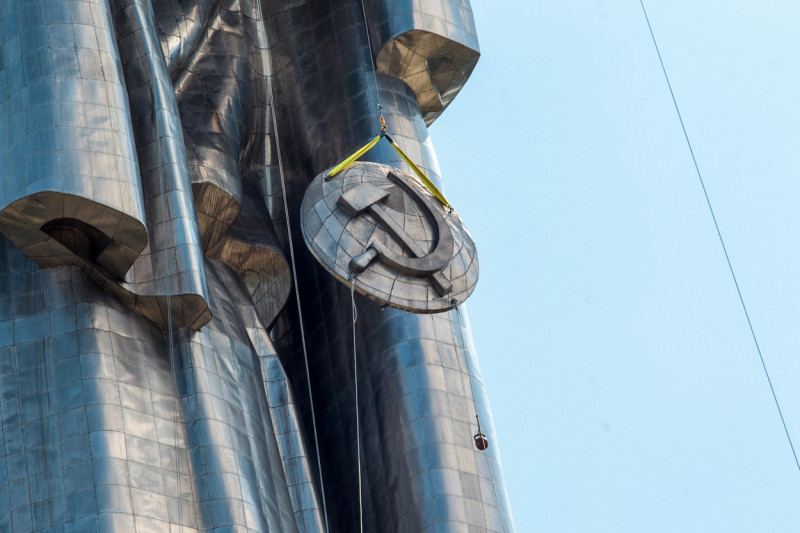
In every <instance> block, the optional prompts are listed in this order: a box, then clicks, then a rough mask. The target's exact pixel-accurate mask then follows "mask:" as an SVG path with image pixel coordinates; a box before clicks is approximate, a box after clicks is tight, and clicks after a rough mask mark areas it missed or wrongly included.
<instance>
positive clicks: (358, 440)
mask: <svg viewBox="0 0 800 533" xmlns="http://www.w3.org/2000/svg"><path fill="white" fill-rule="evenodd" d="M350 305H351V306H352V308H353V385H354V388H355V397H356V456H357V457H358V523H359V526H360V531H361V533H364V499H363V495H362V492H361V425H360V421H359V417H358V416H359V415H358V411H359V409H358V357H356V353H357V352H356V321H357V320H358V309H356V277H355V276H352V277H351V279H350Z"/></svg>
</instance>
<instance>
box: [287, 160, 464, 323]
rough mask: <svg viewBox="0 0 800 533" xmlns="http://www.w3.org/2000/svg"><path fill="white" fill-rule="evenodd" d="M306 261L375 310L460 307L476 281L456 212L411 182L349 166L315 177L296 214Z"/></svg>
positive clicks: (377, 169) (394, 173)
mask: <svg viewBox="0 0 800 533" xmlns="http://www.w3.org/2000/svg"><path fill="white" fill-rule="evenodd" d="M301 226H302V231H303V238H304V239H305V242H306V245H308V248H309V249H310V250H311V253H312V254H313V255H314V257H316V258H317V260H318V261H319V262H320V263H321V264H322V266H323V267H325V269H326V270H327V271H328V272H330V273H331V274H333V276H334V277H336V278H337V279H338V280H340V281H342V282H343V283H346V284H347V285H350V281H349V279H350V277H351V276H352V275H355V276H356V284H355V289H356V291H357V292H359V293H361V294H363V295H364V296H367V297H368V298H371V299H373V300H375V301H377V302H379V303H381V304H384V305H388V306H390V307H395V308H398V309H403V310H405V311H411V312H414V313H438V312H441V311H447V310H449V309H452V308H454V307H455V306H456V305H458V304H460V303H461V302H463V301H464V300H466V299H467V297H469V295H470V294H472V291H473V289H474V288H475V283H476V282H477V281H478V256H477V254H476V251H475V243H474V242H473V240H472V237H471V236H470V234H469V232H468V231H467V230H466V228H465V227H464V225H463V224H462V222H461V219H460V218H459V216H458V213H456V212H455V210H451V209H448V208H446V207H444V206H443V205H442V204H441V203H439V201H438V200H436V198H435V197H434V196H433V195H432V194H431V193H430V192H429V191H428V189H426V188H425V186H424V185H422V184H421V183H420V182H419V181H418V180H417V178H416V177H415V176H412V175H410V174H407V173H405V172H402V171H400V170H398V169H396V168H394V167H390V166H388V165H381V164H378V163H361V162H359V163H355V164H353V165H352V166H350V167H349V168H348V169H346V170H344V171H342V172H341V173H339V174H337V175H336V176H334V177H332V178H328V177H327V175H325V174H320V175H319V176H317V177H316V178H315V179H314V181H312V182H311V185H310V186H309V187H308V189H307V190H306V193H305V197H304V198H303V206H302V211H301Z"/></svg>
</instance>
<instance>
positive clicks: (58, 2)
mask: <svg viewBox="0 0 800 533" xmlns="http://www.w3.org/2000/svg"><path fill="white" fill-rule="evenodd" d="M0 52H2V53H1V54H0V232H1V233H2V235H0V435H1V436H2V438H0V443H1V444H2V447H1V448H0V530H2V531H19V532H29V531H40V530H47V531H73V532H84V531H103V532H106V531H119V532H123V531H124V532H129V531H138V532H144V531H173V532H175V531H181V532H183V531H221V530H226V531H259V532H261V531H264V532H266V531H273V532H274V531H280V532H293V531H297V532H322V531H331V532H350V531H355V530H357V528H358V524H359V523H360V522H362V521H363V527H364V530H365V531H382V532H416V531H434V530H435V531H462V530H467V529H469V530H470V531H502V532H510V531H512V530H513V523H512V520H511V516H510V510H509V506H508V501H507V498H506V494H505V488H504V484H503V478H502V470H501V467H500V464H499V458H498V455H497V446H496V445H494V443H496V442H497V440H496V437H495V436H494V430H493V427H492V424H491V415H490V413H489V411H488V404H487V400H486V396H485V391H484V387H483V384H482V381H481V377H480V374H479V372H478V370H477V361H476V360H475V350H474V348H473V346H472V341H471V338H470V333H469V327H468V324H467V320H466V315H465V313H464V309H463V307H461V308H459V310H458V312H456V311H451V312H444V313H439V314H412V313H409V312H406V311H401V310H397V309H385V310H382V309H381V306H380V305H379V304H378V303H375V302H373V301H372V300H370V299H368V298H364V297H363V296H361V295H356V296H355V297H354V299H353V301H354V302H355V303H354V305H355V306H356V307H357V312H358V317H359V318H358V322H357V324H356V326H355V327H356V329H355V338H356V341H357V345H358V350H357V354H358V367H359V368H360V369H361V371H360V372H359V374H358V376H359V377H358V388H359V390H360V391H361V392H360V393H359V402H358V404H357V405H356V402H355V401H354V396H353V394H352V392H353V391H352V389H353V385H354V383H353V378H352V376H353V373H352V372H351V371H349V370H348V368H350V369H352V368H353V367H352V365H353V350H352V348H353V344H352V340H348V339H352V338H353V336H352V334H353V331H352V329H351V328H352V327H353V326H352V313H351V311H352V310H351V299H350V294H349V290H350V289H349V287H348V286H347V285H346V284H341V283H339V281H337V280H336V278H335V277H334V276H332V275H331V274H330V273H329V272H328V271H327V270H325V269H324V268H323V267H321V266H320V265H318V264H317V262H316V260H315V259H314V257H313V256H312V254H311V253H309V251H308V249H307V248H306V247H305V246H304V245H303V236H302V231H303V230H302V229H301V224H300V218H301V204H302V199H303V195H304V193H305V191H306V189H307V187H308V186H309V184H310V183H311V182H312V179H313V178H314V176H316V175H318V174H319V173H321V172H322V171H324V170H325V169H326V168H330V167H331V166H332V165H333V164H335V163H336V162H338V161H339V160H340V159H341V158H342V157H343V156H344V155H346V154H347V153H350V152H352V150H353V149H354V148H356V147H357V146H359V145H362V144H363V143H364V141H365V140H366V139H369V138H370V137H371V136H373V135H375V134H376V133H377V130H378V128H379V125H378V124H379V118H380V117H381V116H382V117H385V120H386V122H387V123H388V125H389V128H390V131H391V132H392V134H393V137H394V138H395V139H397V142H398V143H399V144H401V145H402V146H403V148H404V150H405V151H406V152H407V153H408V154H409V157H410V158H411V159H412V160H414V161H415V162H417V164H418V165H420V167H421V168H423V169H424V170H425V172H426V173H427V175H428V176H430V177H431V179H432V180H433V181H435V182H436V183H437V185H441V179H440V171H439V168H438V165H437V163H436V157H435V154H434V151H433V147H432V144H431V142H430V139H429V137H428V130H427V126H428V125H430V123H431V122H433V121H434V120H435V119H436V118H437V117H438V116H439V115H440V114H441V113H442V111H443V110H444V109H445V108H446V107H447V105H448V104H449V103H450V102H451V101H452V99H453V98H454V97H455V96H456V94H457V93H458V92H459V90H460V88H461V87H462V86H463V85H464V83H465V82H466V80H467V78H468V77H469V74H470V73H471V71H472V69H473V67H474V65H475V63H476V61H477V59H478V45H477V38H476V35H475V29H474V24H473V20H472V13H471V9H470V7H469V4H468V2H467V1H466V0H396V1H388V0H363V2H361V1H359V0H346V1H345V0H332V1H327V2H321V1H312V0H292V1H287V0H274V1H273V0H261V1H254V0H238V1H221V0H198V1H195V2H184V1H175V0H49V1H39V0H0ZM379 103H380V105H381V106H382V108H381V109H380V110H379V108H378V106H377V104H379ZM380 111H382V115H381V113H380ZM365 159H368V160H371V161H373V162H375V163H382V164H384V165H389V166H391V167H394V168H395V169H396V175H397V176H400V175H402V174H403V173H404V172H405V171H407V167H406V164H405V162H404V161H403V160H402V159H400V158H399V157H398V156H397V154H396V153H394V152H391V150H389V149H384V147H378V148H376V149H374V150H373V151H372V152H370V153H369V154H367V155H366V156H365ZM392 201H393V199H392V197H391V195H390V196H389V197H387V198H382V199H379V200H376V202H377V203H376V202H372V203H370V204H369V205H365V206H364V205H356V204H353V205H351V207H352V208H353V209H355V210H356V211H358V212H359V213H361V214H360V215H358V216H359V217H360V218H366V217H374V216H377V220H378V223H379V225H381V228H383V229H385V227H386V224H388V223H389V220H388V219H383V218H382V217H383V215H382V214H381V213H382V211H381V209H384V204H385V205H386V209H388V208H389V207H392V204H391V203H392ZM424 202H425V200H423V201H422V204H418V205H424ZM422 210H423V211H424V210H425V209H424V207H423V208H422ZM370 213H372V214H370ZM375 213H378V214H377V215H376V214H375ZM387 216H390V215H387ZM425 216H426V217H428V218H427V219H426V220H428V222H430V223H436V224H438V225H439V226H441V224H439V222H437V221H438V218H437V217H438V214H435V213H428V214H426V215H425ZM431 221H433V222H431ZM452 228H456V229H452ZM403 231H406V232H408V231H409V230H408V229H405V230H403ZM437 231H438V233H437V239H438V241H437V242H438V243H439V244H440V245H441V248H440V247H439V246H437V247H434V248H436V250H437V252H436V253H429V252H430V250H429V249H428V248H420V250H418V251H414V250H413V247H414V246H415V245H414V244H413V242H412V241H414V240H416V239H417V237H416V236H414V238H413V239H412V238H411V237H410V236H409V235H410V234H407V235H406V237H408V239H406V238H404V237H403V233H402V232H401V233H395V234H394V237H393V238H387V239H386V242H385V243H383V241H370V243H368V244H370V246H369V248H368V249H366V248H365V249H362V250H360V251H359V253H366V254H368V257H367V256H364V257H362V258H361V259H358V260H356V263H357V264H363V266H364V273H365V274H366V272H369V271H370V269H374V268H376V267H375V265H381V266H386V265H387V264H388V265H390V266H391V268H393V269H395V270H399V271H400V272H401V273H403V275H411V277H414V278H415V279H417V280H422V281H424V282H425V283H426V284H430V283H433V285H432V286H433V287H434V289H433V291H434V293H433V294H432V298H433V300H435V301H441V302H448V304H447V305H449V306H451V307H452V305H457V304H459V303H460V302H461V301H463V298H465V297H466V296H467V295H468V293H469V292H471V290H472V287H473V286H474V283H475V281H476V280H477V262H475V268H474V271H471V270H470V269H469V263H470V259H471V258H474V246H473V245H472V244H469V245H465V244H464V243H465V242H466V240H465V239H464V235H465V234H466V232H465V231H464V232H463V234H462V233H460V232H461V229H460V227H456V226H451V225H449V223H448V224H446V225H445V226H441V227H440V228H439V230H437ZM448 231H452V235H449V236H448ZM397 239H399V240H400V241H401V243H400V244H398V241H397ZM405 240H409V243H411V244H409V243H406V242H405ZM469 242H470V243H471V241H469ZM334 244H336V245H338V243H334ZM397 246H404V247H405V248H403V250H405V252H402V251H401V250H399V249H397ZM387 247H388V248H387ZM409 247H411V251H409ZM449 247H453V250H454V251H453V252H452V254H450V258H447V261H446V264H443V265H439V263H436V264H433V263H434V262H435V261H433V259H437V258H438V255H437V254H438V253H439V252H438V250H440V249H441V250H444V251H447V250H448V249H449ZM459 247H460V248H459ZM458 250H465V252H464V253H465V254H466V255H464V256H463V257H462V256H460V255H457V252H458ZM469 250H471V252H470V251H469ZM401 252H402V253H401ZM442 253H444V252H442ZM470 253H471V254H472V255H470ZM409 254H411V255H409ZM429 255H431V256H435V257H428V256H429ZM444 255H448V254H444ZM373 256H374V257H373ZM412 256H413V257H412ZM426 257H427V258H428V259H430V260H431V261H432V262H431V261H429V262H431V264H429V265H427V266H425V265H422V263H424V262H425V261H426V260H427V259H425V258H426ZM454 257H457V259H453V258H454ZM411 259H420V261H411ZM439 259H441V258H439ZM440 262H441V261H440ZM401 263H402V264H401ZM462 263H466V264H462ZM457 274H458V275H457ZM459 275H460V276H461V277H459ZM443 276H444V277H446V279H444V278H443ZM440 278H441V279H440ZM443 280H444V281H443ZM450 285H452V286H450ZM458 294H462V296H463V297H462V296H458ZM453 298H455V303H449V302H451V300H452V299H453ZM441 306H442V307H441V309H440V310H446V309H449V308H450V307H445V306H444V303H442V304H441ZM406 308H407V309H408V308H411V306H406ZM356 410H358V411H356ZM476 411H477V412H479V414H480V417H481V419H482V420H483V426H484V427H483V431H484V432H485V433H486V435H487V437H488V438H489V439H490V440H493V446H492V447H491V448H490V449H488V450H486V451H484V452H478V451H476V450H475V449H474V446H473V442H472V435H473V433H474V427H473V421H472V418H473V416H474V414H475V412H476ZM356 413H358V415H359V417H360V428H361V431H360V433H361V434H360V435H358V434H356V433H355V426H354V419H355V418H356ZM356 439H358V440H356ZM353 442H358V443H359V444H360V446H361V447H362V448H363V453H362V454H361V456H360V457H361V459H360V461H359V458H358V457H357V455H356V451H355V450H354V447H353V446H352V445H351V444H352V443H353ZM359 473H360V475H361V478H360V481H361V486H363V492H361V491H359V477H358V475H359Z"/></svg>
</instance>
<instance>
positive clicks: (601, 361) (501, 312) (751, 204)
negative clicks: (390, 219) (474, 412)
mask: <svg viewBox="0 0 800 533" xmlns="http://www.w3.org/2000/svg"><path fill="white" fill-rule="evenodd" d="M472 4H473V9H474V11H475V18H476V21H477V26H478V31H479V36H480V39H481V51H482V54H483V57H482V58H481V61H480V62H479V64H478V67H477V68H476V70H475V72H474V74H473V76H472V79H471V80H470V82H469V83H468V84H467V87H466V88H465V89H464V90H463V91H462V93H461V94H460V95H459V96H458V98H457V99H456V100H455V102H454V103H453V104H452V105H451V106H450V108H449V109H448V110H447V112H446V113H445V114H444V115H443V116H442V117H441V118H440V119H439V120H438V121H437V123H436V124H434V125H433V127H432V128H431V136H432V138H433V141H434V145H435V146H436V149H437V153H438V155H439V162H440V165H441V168H442V172H443V175H444V178H445V182H446V184H447V194H448V199H449V200H450V201H451V202H452V203H453V205H454V206H455V207H456V209H458V211H459V213H460V214H461V216H462V218H463V219H464V221H465V223H466V224H467V227H468V228H469V229H470V231H471V233H472V234H473V237H474V238H475V241H476V243H477V246H478V253H479V257H480V263H481V279H480V281H479V283H478V287H477V289H476V291H475V293H474V294H473V296H472V298H471V299H470V300H469V301H468V303H467V307H468V309H469V313H470V318H471V322H472V326H473V335H474V338H475V343H476V346H477V349H478V351H479V354H478V356H479V360H480V362H481V369H482V372H483V376H484V379H485V381H486V384H487V388H488V390H489V396H490V399H491V402H492V408H493V413H494V419H495V424H496V427H497V430H498V433H499V446H500V449H501V453H502V459H503V463H504V470H505V475H506V479H507V485H508V489H509V492H510V495H511V504H512V510H513V513H514V517H515V521H516V525H517V530H518V531H519V532H521V533H528V532H548V533H550V532H581V533H583V532H612V531H613V532H615V533H617V532H648V533H649V532H675V531H681V532H683V533H687V532H704V533H707V532H726V533H731V532H783V531H800V504H798V502H800V472H798V469H797V466H796V465H795V463H794V459H793V458H792V455H791V451H790V449H789V445H788V443H787V441H786V437H785V434H784V433H783V428H782V426H781V423H780V419H779V417H778V414H777V411H776V409H775V405H774V403H773V400H772V397H771V395H770V391H769V387H768V384H767V381H766V378H765V377H764V373H763V370H762V369H761V363H760V362H759V359H758V354H757V352H756V349H755V346H754V344H753V340H752V338H751V336H750V332H749V329H748V327H747V322H746V320H745V317H744V313H743V312H742V309H741V306H740V304H739V301H738V297H737V295H736V291H735V288H734V285H733V281H732V280H731V276H730V273H729V272H728V267H727V264H726V263H725V258H724V255H723V252H722V249H721V247H720V244H719V241H718V239H717V235H716V232H715V230H714V226H713V222H712V220H711V216H710V215H709V212H708V208H707V206H706V204H705V199H704V197H703V194H702V190H701V188H700V184H699V181H698V179H697V175H696V173H695V170H694V167H693V165H692V161H691V158H690V155H689V151H688V149H687V147H686V144H685V141H684V139H683V135H682V133H681V129H680V124H679V122H678V119H677V116H676V115H675V111H674V109H673V107H672V102H671V100H670V96H669V92H668V89H667V86H666V84H665V82H664V78H663V75H662V73H661V68H660V66H659V64H658V58H657V56H656V54H655V50H654V49H653V45H652V42H651V41H650V35H649V33H648V30H647V25H646V23H645V20H644V17H643V15H642V11H641V7H640V5H639V2H638V0H625V1H616V0H614V1H612V0H605V1H602V0H569V1H567V0H562V1H552V0H548V1H544V0H534V1H521V0H519V1H508V0H507V1H502V2H494V1H490V0H473V2H472ZM645 5H646V7H647V9H648V14H649V15H650V20H651V23H652V25H653V30H654V32H655V34H656V38H657V39H658V42H659V46H660V48H661V53H662V55H663V57H664V61H665V63H666V68H667V71H668V73H669V75H670V78H671V81H672V85H673V88H674V90H675V94H676V97H677V100H678V104H679V106H680V109H681V112H682V114H683V117H684V121H685V123H686V127H687V130H688V133H689V136H690V139H691V141H692V143H693V147H694V150H695V154H696V156H697V159H698V163H699V166H700V169H701V171H702V173H703V177H704V179H705V183H706V186H707V188H708V193H709V196H710V198H711V202H712V205H713V206H714V209H715V212H716V215H717V219H718V222H719V225H720V228H721V231H722V234H723V237H724V239H725V242H726V245H727V247H728V252H729V254H730V257H731V260H732V262H733V266H734V269H735V271H736V274H737V277H738V280H739V284H740V286H741V289H742V293H743V295H744V298H745V302H746V303H747V305H748V309H749V312H750V316H751V319H752V322H753V326H754V328H755V332H756V335H757V336H758V340H759V343H760V345H761V348H762V352H763V355H764V359H765V360H766V364H767V367H768V369H769V371H770V374H771V377H772V381H773V384H774V386H775V389H776V392H777V394H778V398H779V400H780V401H781V405H782V408H783V411H784V416H785V417H786V422H787V424H788V427H789V431H790V432H791V434H792V436H793V437H794V439H795V444H796V446H797V447H798V451H800V234H799V233H800V231H798V230H800V179H798V177H799V176H800V68H799V67H800V65H799V64H798V58H800V38H798V33H797V27H798V23H799V22H800V4H798V3H797V2H793V1H788V0H783V1H779V0H763V1H761V2H752V1H751V2H743V1H735V0H728V1H721V0H704V1H697V0H694V1H690V0H671V1H666V0H650V1H649V2H646V3H645Z"/></svg>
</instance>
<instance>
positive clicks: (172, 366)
mask: <svg viewBox="0 0 800 533" xmlns="http://www.w3.org/2000/svg"><path fill="white" fill-rule="evenodd" d="M150 69H151V72H152V73H153V103H154V104H155V103H156V99H157V98H158V96H157V95H158V88H157V87H156V83H157V81H156V76H155V69H154V68H153V64H152V63H151V64H150ZM154 116H155V126H156V157H157V158H158V183H159V188H160V189H161V190H160V192H161V200H162V205H163V208H164V215H165V216H167V217H168V216H169V204H168V202H167V183H166V180H165V179H164V164H163V162H162V161H161V140H162V137H161V129H160V128H159V127H158V108H157V107H156V106H155V105H154ZM164 284H165V285H166V287H165V290H166V293H167V342H168V343H169V367H170V372H171V373H172V386H173V387H175V396H173V406H174V409H175V415H174V417H173V424H172V430H173V437H174V438H175V475H176V476H177V478H176V483H175V484H176V486H177V488H178V527H180V529H181V531H182V530H183V516H182V512H183V505H182V504H181V498H182V496H183V492H182V491H181V457H180V452H179V446H178V413H179V412H180V408H181V405H180V404H181V399H180V390H179V388H178V375H177V370H176V367H177V365H176V364H175V346H174V340H173V333H172V276H171V275H170V272H169V264H168V262H167V261H166V260H165V261H164Z"/></svg>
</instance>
